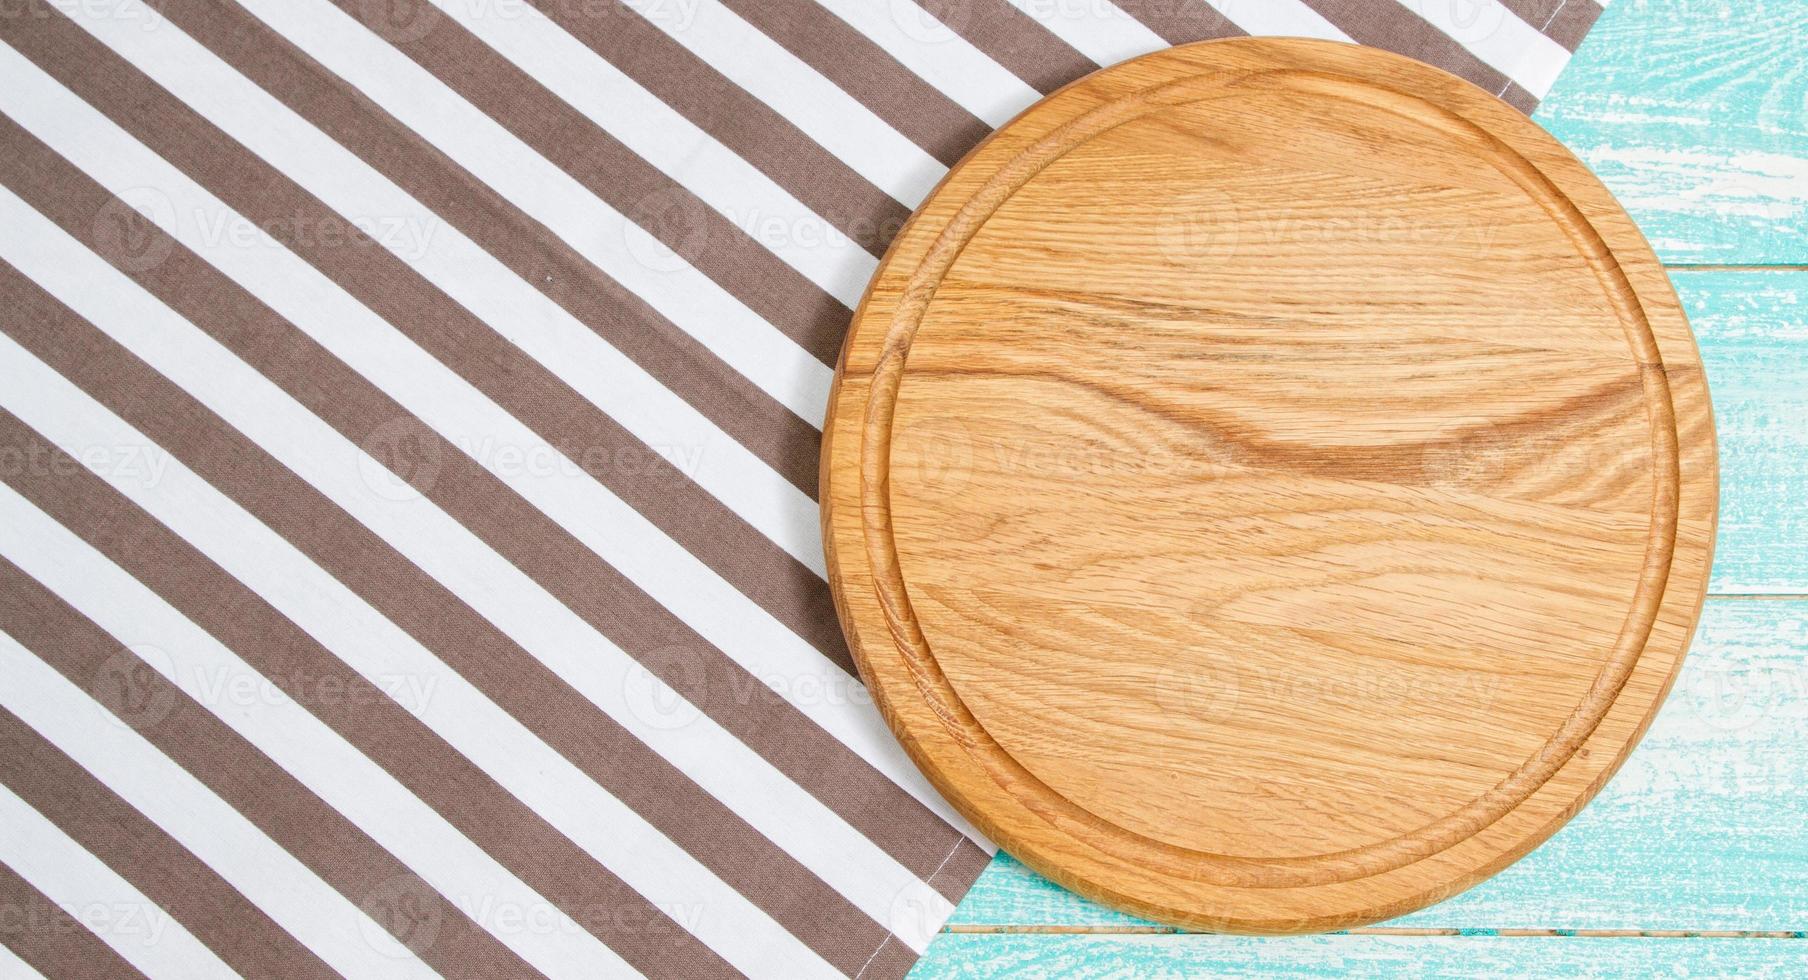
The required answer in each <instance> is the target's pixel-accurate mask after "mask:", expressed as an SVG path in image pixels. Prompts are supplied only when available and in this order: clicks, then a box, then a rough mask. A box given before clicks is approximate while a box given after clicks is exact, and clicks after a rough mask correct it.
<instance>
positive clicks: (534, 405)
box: [0, 4, 853, 673]
mask: <svg viewBox="0 0 1808 980" xmlns="http://www.w3.org/2000/svg"><path fill="white" fill-rule="evenodd" d="M171 6H172V9H174V8H175V7H177V6H178V5H177V4H172V5H171ZM214 20H217V21H225V20H226V16H225V14H224V13H222V15H221V16H220V17H218V18H214ZM20 26H23V28H24V29H23V30H22V31H14V32H12V33H18V34H20V35H21V36H20V37H19V40H18V42H17V43H16V45H15V46H17V47H19V48H20V49H21V50H22V51H24V53H25V54H26V55H27V57H31V58H33V60H35V61H37V62H38V63H39V64H40V65H43V66H44V67H45V69H46V70H47V71H51V72H52V73H53V74H58V75H59V80H60V81H62V82H63V83H64V84H66V85H69V86H70V87H71V88H72V89H74V90H75V91H76V92H77V93H78V94H80V95H82V96H83V97H84V98H87V99H88V100H89V101H90V102H91V103H93V104H94V105H95V106H96V107H97V108H99V109H100V110H101V111H102V112H105V113H107V115H108V116H110V117H111V118H113V119H114V120H115V121H116V122H118V123H119V124H120V125H122V126H123V127H124V128H126V129H127V130H128V131H129V132H131V133H132V134H133V135H134V136H136V137H137V138H138V139H140V140H141V141H143V142H144V143H145V144H146V145H147V146H149V147H150V148H151V149H152V150H154V151H156V152H158V153H159V154H160V155H162V156H163V157H164V158H165V159H167V160H169V161H170V162H172V163H174V164H175V165H176V166H178V167H180V168H182V169H183V170H185V171H186V172H188V173H189V174H190V175H192V176H194V177H195V178H196V179H198V180H199V181H200V182H201V183H203V184H205V185H207V186H208V188H209V190H211V191H213V193H214V194H216V195H217V196H219V197H220V198H221V199H222V200H224V201H225V202H226V203H227V204H228V205H229V206H231V207H233V208H234V209H236V210H237V211H238V212H239V213H240V214H242V215H244V216H245V217H247V218H249V219H251V220H252V221H253V222H255V223H256V224H257V225H259V226H260V227H263V228H269V229H274V230H275V231H276V232H277V234H278V236H279V237H281V238H284V239H286V240H287V241H286V242H285V244H287V245H288V246H289V248H290V249H291V250H292V251H294V252H295V253H296V254H297V255H299V256H300V257H301V258H302V259H304V260H305V261H307V262H309V263H310V264H312V265H314V266H315V267H316V268H318V269H320V270H321V271H322V272H323V273H325V274H326V275H327V276H329V277H331V278H332V279H334V280H335V281H336V282H338V283H339V284H341V285H342V286H343V287H345V289H346V290H347V292H349V293H351V294H352V295H353V296H355V297H356V298H357V299H358V300H359V301H360V302H362V303H364V304H365V305H366V306H368V307H369V308H370V309H372V310H373V311H375V312H376V313H377V314H378V315H379V316H382V317H383V318H384V319H385V320H387V321H388V322H389V323H391V324H393V325H394V326H395V327H396V328H397V329H399V330H401V331H402V332H403V333H405V334H407V335H408V336H409V337H410V338H411V339H412V340H414V341H415V342H416V343H419V344H420V345H421V346H422V347H424V348H425V349H426V350H427V351H428V352H429V353H430V354H432V355H433V356H434V357H436V358H438V359H439V360H440V361H441V362H442V363H444V364H446V365H447V366H448V367H450V368H452V369H453V370H454V371H456V372H458V373H459V374H460V375H461V376H462V377H464V378H465V379H466V380H467V381H469V382H470V383H471V384H472V385H473V386H475V387H476V388H478V389H479V390H480V391H482V392H483V393H484V394H485V395H487V396H488V397H489V398H491V399H492V400H493V401H495V402H496V403H497V404H498V405H501V406H502V407H503V408H504V409H506V410H507V411H508V412H509V413H510V414H511V415H513V416H514V417H516V418H518V419H520V420H521V421H522V422H524V423H526V424H527V425H528V426H529V427H531V428H532V429H534V431H535V432H536V433H538V434H540V435H542V436H543V437H545V438H546V439H547V442H548V444H550V445H551V446H553V447H554V448H556V449H557V450H558V451H559V452H561V453H562V454H563V455H564V456H565V457H566V458H567V459H570V460H572V461H574V462H576V463H577V464H578V465H580V466H582V467H584V469H585V470H586V472H588V473H589V474H590V476H592V477H593V478H595V479H596V480H597V481H598V482H599V483H602V484H603V485H604V486H607V487H608V488H609V489H610V490H611V491H613V492H614V493H616V494H617V495H618V496H620V497H621V498H622V499H623V500H624V501H626V502H627V503H628V504H629V505H630V506H632V507H633V508H634V509H635V510H637V511H639V512H640V513H641V514H642V515H644V516H645V517H646V518H647V519H648V520H650V521H652V522H653V523H654V524H655V525H657V526H658V527H659V528H660V530H662V531H664V532H665V533H666V534H667V535H669V536H670V537H672V538H673V539H674V540H676V541H677V542H678V543H679V544H681V545H683V546H684V547H685V548H686V549H687V550H689V551H690V552H691V553H692V554H694V555H696V556H697V557H698V558H699V559H701V560H702V561H703V562H704V563H705V564H706V565H708V566H709V567H710V568H711V569H713V570H714V571H715V572H716V573H717V574H719V575H721V576H722V577H723V578H724V579H726V580H727V581H728V582H729V584H731V585H732V586H734V587H735V588H736V589H737V590H738V591H740V592H741V593H742V594H744V595H746V596H747V597H748V598H750V599H752V600H753V601H754V602H756V603H758V604H759V605H760V606H761V607H762V608H764V609H766V610H767V611H768V612H770V613H771V614H772V615H773V616H774V617H775V618H777V619H778V620H779V621H780V622H782V623H784V624H785V625H786V626H787V627H788V628H789V629H791V630H792V632H794V633H796V634H797V635H799V636H801V637H803V638H804V639H805V640H806V641H807V642H809V643H810V644H811V645H812V646H814V647H816V648H817V649H818V650H820V651H821V652H822V653H823V654H824V655H826V656H828V657H829V658H830V659H832V660H834V661H836V662H837V663H839V664H841V665H842V666H843V669H845V670H847V671H849V672H850V673H851V672H852V671H853V666H852V660H851V658H850V657H849V655H848V652H847V647H846V642H845V640H844V639H843V637H842V635H841V632H840V630H839V628H838V626H837V623H836V619H835V614H834V605H833V602H832V600H831V598H830V596H829V591H828V584H827V583H826V582H824V581H823V580H822V579H820V578H818V577H817V576H816V574H815V573H814V572H812V571H811V570H810V569H809V568H808V567H807V566H805V565H804V564H803V563H802V562H799V561H798V560H797V559H796V558H793V557H792V556H791V555H790V554H788V553H786V552H785V551H784V550H782V549H781V548H779V546H778V545H777V544H775V543H773V542H772V541H771V540H769V539H768V538H766V536H765V535H763V534H761V533H760V532H759V531H757V530H756V529H754V528H753V527H752V526H751V525H749V524H748V523H747V522H746V521H744V520H743V519H741V517H740V516H739V515H737V514H735V513H734V512H733V511H731V510H729V509H728V508H727V507H726V506H725V505H723V504H722V503H721V502H720V501H718V500H717V499H716V498H714V497H713V496H711V495H710V494H709V493H708V492H706V491H704V490H703V489H702V488H700V487H698V486H697V485H696V484H695V483H693V482H691V481H690V479H689V478H688V477H686V476H685V475H684V474H683V473H682V472H680V471H679V470H678V468H677V467H676V466H674V465H673V464H672V463H670V462H668V461H667V460H666V459H665V458H664V457H662V456H660V455H659V454H658V453H656V452H654V451H652V450H651V449H649V448H648V447H647V446H646V445H645V444H643V443H641V442H640V441H639V440H638V439H636V438H635V437H634V436H633V435H632V434H631V433H629V432H627V431H626V430H625V429H623V428H622V427H621V426H620V425H619V424H618V423H616V422H615V420H613V419H612V418H610V417H609V416H608V415H606V414H604V413H603V412H601V411H599V410H597V408H596V407H595V406H594V405H592V404H591V403H590V402H588V401H587V400H585V399H584V398H583V396H581V395H579V394H578V393H577V392H575V391H573V390H572V389H571V388H570V387H569V386H568V385H566V384H565V383H564V382H563V381H561V380H559V379H558V378H557V377H556V376H554V375H553V374H552V372H551V371H549V370H548V369H547V368H545V367H544V366H542V365H541V364H540V363H539V362H537V361H535V360H534V359H533V358H531V357H529V356H528V355H527V354H526V353H524V352H523V351H522V350H521V349H520V348H518V347H516V346H514V345H513V344H511V343H509V342H508V340H507V339H506V338H504V337H503V336H501V335H500V334H498V333H497V332H496V331H494V330H492V329H490V328H489V326H488V325H486V324H485V323H484V322H483V321H481V320H479V319H477V318H476V317H475V316H473V315H472V314H471V313H470V312H469V311H468V310H466V309H465V308H464V307H462V306H460V305H458V304H457V303H455V302H453V301H452V300H451V299H450V298H448V297H447V296H446V295H445V294H444V293H442V292H440V291H439V290H438V289H436V288H434V287H433V286H432V285H431V284H430V283H428V282H427V281H426V280H424V279H422V278H421V276H420V275H419V274H417V273H415V272H414V271H413V270H412V269H410V268H408V266H407V265H406V264H405V263H403V262H402V261H401V260H400V259H398V258H397V257H396V256H395V255H393V254H391V253H390V252H389V251H388V250H387V249H385V248H383V247H381V246H379V245H377V244H376V243H375V242H373V241H371V240H370V239H368V238H364V237H362V236H360V237H359V238H357V239H356V240H352V239H340V238H331V239H329V238H328V237H327V236H324V235H316V234H307V233H305V230H306V229H325V228H331V227H338V226H343V225H344V223H345V222H344V221H342V220H341V219H340V218H339V217H338V216H337V215H335V213H334V212H333V211H332V210H331V209H329V208H327V207H326V206H325V205H323V204H321V203H320V202H319V201H318V200H316V199H315V198H313V197H312V196H310V195H309V194H307V192H305V191H303V190H302V189H301V188H299V187H297V186H296V185H295V184H294V183H293V182H292V181H290V180H288V179H287V178H286V177H284V176H282V175H281V174H280V173H277V172H276V171H274V170H272V169H271V168H270V167H269V165H268V164H266V163H264V162H263V161H262V160H260V159H258V158H256V157H255V156H253V155H252V154H250V153H248V152H246V151H245V149H244V148H243V147H241V146H240V145H239V144H237V143H235V142H233V141H232V140H231V139H230V138H229V137H227V136H225V135H224V134H223V133H221V132H220V131H219V130H217V129H216V128H214V127H213V126H212V125H210V124H209V123H207V122H206V121H205V120H203V119H201V118H200V117H199V116H197V115H196V114H194V113H193V112H192V111H190V110H189V109H187V107H185V106H183V105H182V104H181V102H179V101H178V100H176V99H174V98H171V97H169V96H168V94H167V93H165V92H163V90H162V89H159V88H157V87H156V86H155V84H154V83H152V82H151V81H150V80H149V79H146V78H145V77H144V76H143V75H142V74H139V73H138V72H137V71H136V70H135V69H133V68H132V67H131V66H130V65H128V64H125V63H124V62H122V61H120V60H119V59H118V58H117V57H116V56H114V55H113V54H112V53H111V52H110V51H108V50H107V49H106V48H104V47H103V46H101V45H99V44H98V42H95V41H93V40H92V39H91V38H89V37H88V36H87V35H86V34H85V33H84V32H82V31H81V30H80V28H78V27H76V26H75V25H74V24H72V23H69V22H67V21H66V20H64V19H63V18H61V17H58V18H56V19H55V20H54V21H44V22H31V23H22V24H21V25H20ZM8 32H9V31H8V28H7V27H6V26H5V25H0V33H8ZM242 60H249V61H259V60H267V59H259V58H246V59H242ZM268 81H270V82H275V81H282V82H285V83H286V84H283V85H280V86H276V85H273V86H272V91H276V92H280V93H285V94H286V95H287V96H289V97H290V98H292V99H294V98H295V97H296V96H297V95H298V93H300V92H301V91H302V90H303V89H304V88H307V89H309V90H310V91H311V92H314V93H326V94H329V95H330V94H336V93H342V91H343V90H342V89H341V88H339V87H333V86H327V85H325V84H323V83H321V82H320V80H319V79H318V78H314V79H312V81H313V84H311V85H310V84H307V78H306V77H305V76H304V77H289V78H282V79H275V78H273V79H269V80H268ZM321 115H322V116H324V117H326V118H324V119H322V120H321V121H322V122H323V123H324V124H325V128H326V131H327V132H329V133H333V132H337V133H339V135H340V136H341V138H342V139H346V141H347V142H348V143H351V144H352V145H353V146H355V147H358V148H361V149H365V150H366V151H367V152H371V153H374V154H376V157H377V159H380V160H383V161H384V162H385V163H386V165H387V166H386V169H387V170H389V172H390V173H392V174H394V175H395V176H396V177H397V178H398V179H401V180H403V181H404V182H408V183H419V184H420V185H421V189H422V190H430V189H434V188H437V189H438V191H436V193H440V192H444V194H450V195H456V194H458V193H459V189H460V188H469V187H470V186H472V185H474V184H476V181H475V180H474V179H473V178H471V177H469V175H464V176H463V177H462V178H461V177H459V176H457V175H455V174H454V173H452V172H449V171H446V172H442V171H435V170H431V169H428V168H427V167H426V166H425V165H426V164H427V163H429V162H430V161H432V160H434V159H442V160H443V158H437V157H436V156H434V157H429V156H427V155H426V153H425V151H424V150H420V146H421V144H420V142H419V141H418V140H413V139H409V138H406V136H405V135H404V134H406V131H405V130H401V129H399V127H397V128H391V127H394V125H395V124H393V122H391V123H390V125H389V126H379V125H374V124H373V123H374V120H373V118H372V117H370V116H368V115H366V114H365V113H364V112H362V111H359V109H358V108H357V107H355V106H352V105H351V104H349V103H341V104H339V105H335V106H333V107H332V109H330V110H328V111H326V112H322V113H321ZM353 130H356V131H358V132H360V133H363V134H366V135H368V134H371V133H375V132H378V131H381V132H383V133H384V134H386V136H385V139H383V140H382V141H381V142H380V143H376V142H375V141H372V143H373V144H374V145H367V143H366V142H365V141H363V140H359V139H351V138H349V132H350V131H353ZM410 147H413V148H415V149H416V152H411V151H410V149H409V148H410ZM385 154H390V155H388V156H386V155H385ZM447 166H448V167H449V166H450V164H447ZM460 173H462V172H460ZM507 213H508V214H509V215H512V216H515V217H517V218H518V217H519V216H518V215H514V212H512V211H509V212H507ZM477 220H478V223H479V224H480V225H482V224H484V223H485V221H486V220H487V219H483V218H478V219H477ZM500 224H501V222H494V223H491V224H489V225H488V226H489V227H497V226H499V225H500ZM76 234H77V235H78V237H79V236H80V235H81V234H82V233H80V232H77V233H76ZM516 246H517V247H512V248H511V249H508V250H505V251H509V252H510V253H511V254H513V255H515V256H516V257H517V258H518V259H520V260H521V261H524V262H531V261H532V258H531V256H533V255H536V254H538V253H539V251H540V248H539V246H537V245H535V244H534V243H533V242H531V241H523V242H519V243H516ZM379 421H381V420H380V419H379ZM808 441H809V447H808V448H807V449H805V448H804V447H799V450H800V452H803V453H807V454H808V455H810V456H811V459H812V463H811V465H812V466H814V454H815V451H816V450H815V448H814V447H815V446H816V444H817V439H816V434H815V432H814V430H810V434H809V437H808ZM517 448H518V449H523V450H525V449H526V448H528V447H517ZM686 449H687V451H689V452H707V451H709V447H702V446H694V447H686Z"/></svg>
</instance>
